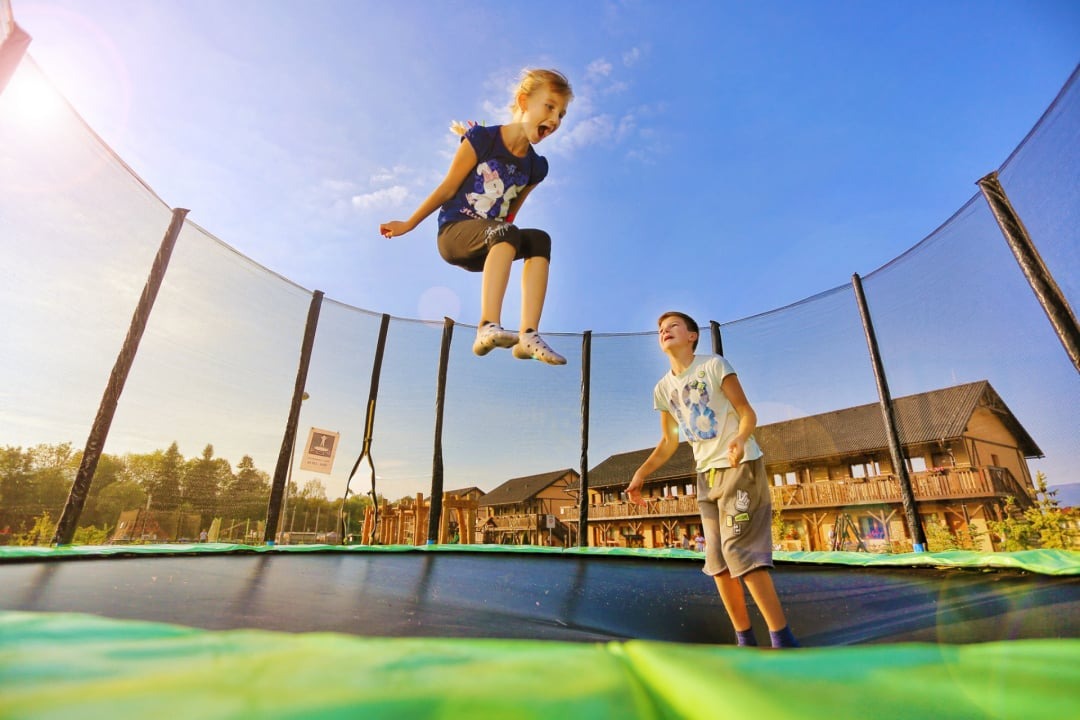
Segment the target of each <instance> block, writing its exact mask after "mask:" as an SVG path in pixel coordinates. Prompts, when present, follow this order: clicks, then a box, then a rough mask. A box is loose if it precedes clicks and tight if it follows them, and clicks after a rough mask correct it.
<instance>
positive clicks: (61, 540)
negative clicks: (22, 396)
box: [52, 208, 188, 545]
mask: <svg viewBox="0 0 1080 720" xmlns="http://www.w3.org/2000/svg"><path fill="white" fill-rule="evenodd" d="M187 214H188V211H187V210H185V209H184V208H177V209H175V210H173V212H172V220H171V221H170V222H169V228H168V229H167V230H166V231H165V237H164V238H162V240H161V245H160V246H159V247H158V251H157V255H155V256H154V264H153V265H152V266H151V267H150V276H149V277H148V278H147V279H146V284H145V285H144V286H143V291H142V295H141V296H140V297H139V303H138V305H136V307H135V314H134V315H133V316H132V318H131V325H130V326H129V327H128V333H127V337H125V338H124V344H123V346H121V348H120V354H119V355H117V357H116V363H115V364H114V365H113V369H112V373H111V374H110V375H109V382H108V384H107V385H106V386H105V393H104V395H102V397H101V403H100V404H99V405H98V411H97V416H96V417H95V418H94V424H93V426H92V427H91V428H90V435H89V436H88V437H87V439H86V448H85V449H84V450H83V456H82V462H80V463H79V469H78V471H77V472H76V473H75V481H74V482H73V483H72V484H71V491H70V492H69V493H68V498H67V502H66V503H65V504H64V510H63V512H62V513H61V514H60V520H59V521H58V522H57V524H56V532H55V533H54V534H53V539H52V542H53V544H54V545H69V544H70V543H71V540H72V538H74V537H75V530H76V528H77V526H78V522H79V516H80V515H81V514H82V510H83V505H85V504H86V496H87V493H89V492H90V484H91V482H92V481H93V479H94V471H96V470H97V465H98V461H99V460H100V459H101V452H102V449H103V448H104V447H105V440H106V439H107V438H108V436H109V427H110V426H111V425H112V421H113V416H114V415H115V414H116V406H117V404H118V403H119V402H120V393H122V392H123V391H124V384H125V383H126V382H127V377H128V373H129V372H130V371H131V365H132V363H134V362H135V353H136V352H138V350H139V342H140V341H141V340H142V336H143V332H144V331H145V330H146V323H147V321H148V320H149V319H150V311H151V310H152V309H153V307H154V301H155V300H156V299H157V295H158V291H159V290H160V289H161V283H162V281H163V280H164V279H165V271H166V270H167V269H168V267H169V259H170V258H171V257H172V252H173V248H174V247H175V246H176V238H177V237H179V235H180V229H181V228H183V226H184V218H185V217H187Z"/></svg>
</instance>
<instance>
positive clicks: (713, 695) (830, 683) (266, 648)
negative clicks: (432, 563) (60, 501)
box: [0, 612, 1080, 720]
mask: <svg viewBox="0 0 1080 720" xmlns="http://www.w3.org/2000/svg"><path fill="white" fill-rule="evenodd" d="M1077 687H1080V640H1025V641H1015V642H994V643H985V644H974V645H930V644H900V645H877V646H871V647H853V648H823V649H803V650H796V651H770V650H749V649H739V648H735V647H731V646H722V647H714V646H700V645H694V646H691V645H681V644H671V643H659V642H647V641H639V640H631V641H626V642H608V643H596V644H583V643H562V642H543V641H534V640H512V641H510V640H449V639H371V638H357V637H352V636H347V635H338V634H329V633H327V634H314V633H311V634H300V635H294V634H287V633H272V632H266V631H228V632H208V631H203V630H193V629H189V628H181V627H177V626H172V625H163V624H157V623H143V622H131V621H116V620H106V619H102V618H98V617H93V616H87V615H79V614H49V613H23V612H5V613H0V718H58V719H59V718H64V719H68V718H73V717H110V718H122V717H155V716H166V715H167V716H168V717H185V718H198V719H199V720H212V719H213V718H234V717H257V718H313V717H317V718H336V717H341V718H357V717H363V718H421V717H423V718H469V719H470V720H476V719H477V718H515V719H516V718H537V719H540V718H543V719H544V720H550V719H551V718H698V717H713V718H715V717H733V718H759V719H760V718H821V719H822V720H837V718H853V717H873V718H882V719H884V718H1009V717H1023V718H1025V719H1029V720H1031V719H1036V718H1048V719H1052V720H1062V719H1063V718H1068V717H1078V716H1080V693H1078V692H1077V690H1076V688H1077Z"/></svg>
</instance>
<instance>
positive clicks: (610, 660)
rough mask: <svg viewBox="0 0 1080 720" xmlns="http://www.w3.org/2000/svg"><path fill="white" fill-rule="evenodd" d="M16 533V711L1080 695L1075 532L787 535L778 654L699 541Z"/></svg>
mask: <svg viewBox="0 0 1080 720" xmlns="http://www.w3.org/2000/svg"><path fill="white" fill-rule="evenodd" d="M3 550H4V551H5V552H4V553H3V554H2V555H0V559H2V562H0V627H2V628H3V631H2V633H0V637H2V638H3V639H2V640H0V688H3V693H0V698H4V700H2V701H0V717H22V716H26V715H33V716H39V714H40V715H41V716H46V715H52V714H53V713H57V714H59V713H61V712H69V711H70V712H74V711H76V710H85V709H87V708H88V709H89V710H90V711H91V713H92V714H93V712H94V711H95V710H96V711H100V712H102V713H104V712H108V713H113V714H115V713H117V712H118V711H119V714H120V715H126V714H127V713H128V711H132V712H134V711H135V710H136V709H138V708H140V707H143V705H144V704H145V703H158V702H168V703H170V704H172V705H175V706H176V707H178V708H181V709H182V710H183V712H185V713H186V712H196V713H199V714H201V715H209V716H210V717H216V716H228V717H235V716H259V717H299V716H312V717H314V716H318V717H323V716H336V715H341V716H346V715H348V716H357V715H362V716H364V717H404V716H409V717H412V716H427V717H465V716H468V717H541V716H543V717H549V716H550V715H551V714H553V713H561V714H569V715H570V716H574V717H586V716H587V717H701V716H704V715H705V714H707V713H706V712H704V709H705V708H707V707H709V706H710V705H711V704H712V703H720V704H722V706H723V707H725V708H728V709H731V710H732V711H737V712H747V713H749V712H755V713H759V714H760V713H762V712H765V713H766V716H769V717H779V716H784V717H826V716H827V717H837V716H841V717H845V716H848V715H847V712H849V711H850V712H855V711H856V710H857V709H858V708H860V707H861V708H865V707H868V706H874V707H875V708H878V709H875V711H874V712H875V714H876V715H880V716H881V717H931V716H933V717H1007V716H1010V715H1013V714H1014V711H1016V712H1018V711H1019V710H1020V709H1021V708H1023V711H1024V713H1025V716H1033V717H1042V716H1045V717H1057V718H1060V717H1066V716H1070V715H1072V714H1075V711H1076V710H1078V709H1080V701H1078V700H1077V697H1076V693H1075V691H1073V690H1070V689H1069V688H1073V687H1075V686H1076V682H1077V681H1078V680H1080V663H1078V662H1077V660H1080V640H1077V639H1076V638H1077V637H1078V635H1080V612H1078V610H1080V557H1078V556H1077V554H1076V553H1070V552H1063V551H1062V552H1055V551H1031V552H1026V553H1010V554H1000V553H998V554H990V553H987V554H979V553H959V552H958V553H938V554H926V553H920V554H917V555H900V556H867V555H866V554H860V553H778V555H777V568H776V571H775V573H774V578H775V582H776V585H777V589H778V591H779V593H780V596H781V598H782V600H783V602H784V606H785V610H786V612H787V615H788V618H789V620H790V622H791V625H792V627H793V628H794V629H795V630H796V632H797V633H798V634H799V636H800V639H801V640H802V641H803V643H804V645H805V647H804V648H803V649H801V650H798V651H794V652H788V651H784V652H780V651H771V650H758V651H755V650H749V649H741V648H736V647H734V646H733V645H732V643H733V634H732V632H731V628H730V624H729V623H728V621H727V617H726V614H725V613H724V610H723V607H722V605H721V604H720V601H719V598H718V596H717V594H716V591H715V589H714V587H713V585H712V583H711V581H710V580H709V578H707V577H706V576H704V575H703V574H702V573H701V572H700V564H701V560H700V557H698V556H697V555H696V554H695V553H693V552H690V551H683V550H658V551H647V550H628V549H619V550H598V549H591V548H587V549H570V550H560V549H550V548H525V547H507V546H471V547H464V546H440V545H433V546H422V547H411V546H376V547H372V546H354V547H341V546H296V547H277V548H267V547H253V546H238V545H226V544H205V545H169V546H166V545H160V546H105V547H90V546H82V547H66V548H4V549H3ZM752 616H753V617H754V622H755V624H759V623H760V622H761V621H760V617H759V616H758V614H757V613H752ZM758 632H759V636H760V635H761V633H763V632H765V628H763V627H759V628H758ZM855 645H858V647H853V646H855ZM927 683H929V684H927ZM301 691H302V692H301ZM298 693H300V694H299V695H298ZM889 698H892V700H891V702H892V703H893V705H892V706H891V707H886V708H883V709H882V708H881V706H882V705H883V704H886V701H888V699H889ZM226 699H228V702H226ZM237 703H240V704H239V705H237Z"/></svg>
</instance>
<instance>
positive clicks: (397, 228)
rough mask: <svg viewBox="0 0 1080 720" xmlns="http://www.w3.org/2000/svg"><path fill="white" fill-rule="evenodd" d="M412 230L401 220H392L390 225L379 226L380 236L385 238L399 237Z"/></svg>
mask: <svg viewBox="0 0 1080 720" xmlns="http://www.w3.org/2000/svg"><path fill="white" fill-rule="evenodd" d="M409 230H412V228H410V227H409V226H408V225H407V224H406V223H403V222H401V221H400V220H391V221H390V222H388V223H383V224H381V225H379V234H380V235H382V236H383V237H384V238H392V237H398V236H399V235H404V234H405V233H407V232H409Z"/></svg>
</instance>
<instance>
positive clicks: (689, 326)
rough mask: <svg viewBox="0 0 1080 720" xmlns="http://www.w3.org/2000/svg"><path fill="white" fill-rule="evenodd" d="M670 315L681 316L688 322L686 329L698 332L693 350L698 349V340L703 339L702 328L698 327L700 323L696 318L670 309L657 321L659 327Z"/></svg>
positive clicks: (680, 317)
mask: <svg viewBox="0 0 1080 720" xmlns="http://www.w3.org/2000/svg"><path fill="white" fill-rule="evenodd" d="M669 317H677V318H679V319H680V320H682V321H683V322H684V323H686V329H687V330H689V331H690V332H692V333H697V339H696V340H694V345H693V347H692V349H693V350H697V344H698V340H700V339H701V330H699V329H698V324H697V322H695V321H694V318H692V317H690V316H689V315H687V314H686V313H681V312H679V311H678V310H668V311H667V312H666V313H664V314H663V315H661V316H660V319H659V320H657V321H656V325H657V327H659V326H660V325H663V324H664V321H665V320H667V319H668V318H669Z"/></svg>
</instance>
